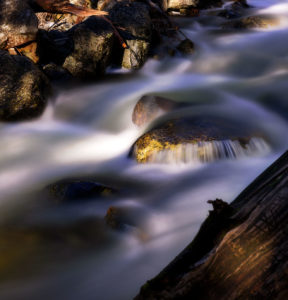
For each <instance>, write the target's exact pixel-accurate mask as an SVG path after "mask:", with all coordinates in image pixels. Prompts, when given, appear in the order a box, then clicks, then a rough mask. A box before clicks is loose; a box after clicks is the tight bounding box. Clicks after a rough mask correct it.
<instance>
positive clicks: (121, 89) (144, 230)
mask: <svg viewBox="0 0 288 300" xmlns="http://www.w3.org/2000/svg"><path fill="white" fill-rule="evenodd" d="M248 2H249V4H251V5H253V6H255V7H256V8H255V11H256V12H257V11H258V12H259V13H262V14H272V15H275V17H277V18H278V19H279V25H277V26H275V27H273V28H269V29H265V30H264V29H259V30H253V31H250V32H245V31H243V32H239V31H238V32H237V31H233V32H232V31H231V32H227V30H221V29H219V27H218V26H216V25H215V18H214V17H208V15H209V13H210V12H211V11H207V12H206V14H205V13H204V14H203V15H202V16H201V17H199V18H197V19H192V20H191V19H188V18H187V19H186V18H183V19H175V20H176V22H178V23H180V24H181V26H182V28H183V32H185V34H186V35H187V36H188V37H189V38H191V40H192V41H194V42H195V44H196V54H195V55H193V56H191V57H187V58H177V57H175V58H167V59H164V60H162V61H156V60H152V59H151V60H149V61H148V62H147V63H146V64H145V66H144V67H143V68H142V69H141V70H140V71H137V72H136V73H133V75H131V74H129V73H127V72H123V71H121V70H120V71H119V70H110V73H111V74H110V76H109V77H108V78H107V79H105V80H104V81H102V82H99V83H95V84H92V85H88V86H84V87H69V88H66V89H63V88H59V91H58V94H57V96H56V97H55V99H51V101H50V104H49V106H48V107H47V109H46V111H45V113H44V115H43V116H42V117H41V118H40V119H38V120H35V121H32V122H25V123H16V124H4V123H2V124H0V140H1V145H2V146H1V155H0V191H1V192H0V208H1V209H0V213H1V223H4V222H6V221H7V220H10V219H11V218H12V219H13V218H15V216H16V215H17V218H18V219H20V220H22V221H23V220H24V221H25V222H27V219H28V220H29V222H30V223H31V222H32V223H33V222H35V223H37V224H42V223H50V224H51V223H59V222H62V223H67V224H69V222H73V221H75V220H80V219H83V218H84V219H85V218H86V217H87V218H88V217H91V216H92V217H99V218H100V219H103V218H104V216H105V214H106V211H107V209H108V208H109V207H110V206H111V205H113V206H119V207H124V208H125V207H126V208H127V207H128V208H133V209H135V211H137V213H139V211H140V215H141V224H140V225H139V227H138V228H133V227H131V228H130V227H129V228H127V230H125V231H124V232H113V231H112V230H111V229H109V228H108V227H107V228H104V229H101V230H103V231H107V232H102V233H101V234H102V235H103V234H104V235H105V234H107V235H109V237H110V240H111V241H110V242H109V243H103V244H101V242H100V243H99V245H96V246H94V247H93V249H91V248H89V249H82V250H81V251H80V253H79V252H77V255H75V254H74V255H72V256H71V257H70V258H69V259H67V260H63V261H62V260H59V258H58V257H57V256H58V253H55V252H53V249H51V250H50V252H49V251H48V253H49V265H47V264H45V262H44V261H43V260H41V257H39V259H38V260H37V266H35V265H34V264H33V263H31V265H30V266H29V268H28V269H21V270H19V274H18V275H17V276H15V278H14V277H11V276H10V277H9V278H8V279H6V280H2V279H1V283H0V299H5V300H8V299H11V300H12V299H13V300H16V299H21V300H22V299H59V300H60V299H69V300H70V299H71V300H74V299H83V300H90V299H91V300H92V299H93V300H94V299H99V300H127V299H132V298H133V296H135V295H136V294H137V292H138V290H139V288H140V287H141V285H142V284H144V283H145V281H146V280H148V279H150V278H152V277H153V276H155V275H156V274H157V273H158V272H159V271H160V270H161V269H162V268H163V267H164V266H166V265H167V264H168V263H169V262H170V261H171V260H172V259H173V258H174V257H175V256H176V255H177V254H178V253H179V251H181V250H182V249H183V248H184V247H185V246H186V245H187V244H188V243H189V242H190V241H191V240H192V239H193V236H194V235H195V233H196V232H197V230H198V229H199V226H200V224H201V222H203V220H204V218H205V217H206V216H207V213H208V210H209V205H208V204H207V200H209V199H215V198H222V199H223V200H225V201H227V202H230V201H232V200H233V199H234V198H235V197H236V196H237V195H238V194H239V193H240V192H241V190H243V188H245V187H246V186H247V185H248V184H249V183H250V182H251V181H252V180H253V179H254V178H255V177H256V176H257V175H258V174H260V173H261V172H262V171H263V170H264V169H265V168H266V167H268V166H269V165H270V164H271V163H272V162H273V161H274V160H275V159H276V158H277V157H279V156H280V154H282V153H283V152H284V151H285V150H286V149H287V146H288V131H287V128H288V126H287V120H288V110H287V109H288V104H287V99H286V98H287V96H286V95H287V80H288V39H287V30H288V2H287V1H284V0H283V1H281V0H278V1H276V0H273V1H272V0H253V1H248ZM216 23H217V22H216ZM119 73H120V74H119ZM144 94H153V95H159V96H163V97H168V98H170V99H173V100H175V101H182V102H190V103H191V104H193V109H191V111H190V113H191V115H193V114H195V115H199V114H200V115H201V113H204V112H205V113H210V114H213V115H215V116H221V115H224V116H229V117H230V118H235V119H237V120H241V121H242V122H244V123H245V124H246V125H247V126H250V125H251V126H252V125H253V126H257V128H259V129H261V131H262V132H263V134H265V136H266V137H268V142H267V143H266V142H264V141H263V140H261V139H260V140H259V139H256V140H251V142H250V143H251V145H250V147H248V149H247V150H246V152H245V151H242V153H240V154H239V155H237V159H225V157H222V156H223V155H222V156H221V153H223V151H222V152H221V149H220V148H221V147H222V146H223V145H222V146H221V145H216V146H215V144H214V146H213V145H212V146H211V145H210V146H208V148H209V147H210V148H211V147H212V148H213V147H216V148H217V147H218V148H219V149H220V150H219V153H218V152H217V151H216V152H217V153H218V156H219V157H220V158H222V159H221V160H218V161H212V160H213V159H211V156H213V155H214V154H213V153H214V152H215V151H214V152H213V149H212V148H211V149H212V150H211V149H210V150H209V149H208V150H207V151H208V152H207V153H208V154H207V159H205V160H204V161H201V160H198V161H197V164H192V163H191V159H190V162H189V163H187V160H185V159H178V158H176V159H174V158H172V161H173V163H172V164H169V163H168V164H163V163H161V164H159V162H163V160H164V161H165V162H167V161H168V162H169V161H171V157H170V156H171V155H170V154H169V153H163V154H162V156H161V157H160V158H158V159H155V161H154V163H152V164H146V165H143V164H137V163H136V162H135V161H133V160H131V159H129V158H128V153H129V150H130V148H131V146H132V145H133V143H134V142H135V140H136V139H137V138H138V137H139V136H140V135H141V134H142V133H143V132H144V130H145V128H144V129H138V128H137V127H136V126H135V125H134V124H133V123H132V111H133V108H134V106H135V104H136V103H137V101H138V100H139V99H140V97H141V96H142V95H144ZM225 143H226V144H225V145H227V149H228V148H229V149H232V148H233V149H234V150H233V151H234V152H237V151H238V152H239V151H240V150H239V145H237V144H236V143H231V142H229V141H226V142H225ZM188 148H189V147H188ZM188 148H187V147H186V149H185V151H186V153H187V156H189V155H190V156H189V157H190V158H191V157H192V158H193V157H194V158H195V155H194V156H193V151H194V152H195V151H196V150H195V149H192V148H191V147H190V148H189V149H188ZM251 149H252V150H251ZM255 149H256V150H257V151H256V150H255ZM182 150H183V149H182ZM183 151H184V150H183ZM183 151H182V152H183ZM185 151H184V152H185ZM209 151H210V152H209ZM249 151H250V152H252V153H253V155H252V156H251V155H250V154H251V153H248V154H249V155H247V152H249ZM238 152H237V153H238ZM256 154H257V155H256ZM163 156H164V158H163ZM234 156H235V155H234ZM175 160H176V163H175ZM188 160H189V159H188ZM192 160H193V159H192ZM196 160H197V159H196ZM194 161H195V159H194ZM177 162H179V163H177ZM80 176H93V178H96V179H97V180H98V181H99V182H102V183H104V184H107V185H112V186H116V187H118V188H120V189H121V188H123V189H128V190H129V193H128V194H127V195H125V194H124V195H121V196H119V197H115V198H113V199H112V200H108V201H106V200H97V199H95V201H90V202H84V203H75V204H73V205H68V206H65V205H64V206H61V207H56V208H55V207H46V206H45V205H42V204H41V196H37V197H35V194H37V195H39V194H40V195H41V190H42V189H43V188H44V187H45V186H47V185H48V184H50V183H53V182H55V181H57V180H59V179H63V178H69V177H80ZM33 195H34V196H33ZM24 221H23V222H24ZM19 247H21V245H19ZM35 255H37V253H36V254H35ZM24 259H25V261H28V262H29V260H30V259H31V257H30V256H28V255H27V257H25V258H24ZM43 259H44V258H43ZM33 262H34V260H33ZM42 264H43V266H41V265H42ZM39 265H40V267H39ZM29 269H32V270H33V269H35V270H37V271H34V272H32V273H30V272H29Z"/></svg>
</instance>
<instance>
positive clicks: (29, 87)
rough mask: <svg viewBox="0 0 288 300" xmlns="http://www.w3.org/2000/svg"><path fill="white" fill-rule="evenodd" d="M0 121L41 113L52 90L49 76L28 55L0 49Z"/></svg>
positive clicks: (28, 117) (31, 116)
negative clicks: (12, 53)
mask: <svg viewBox="0 0 288 300" xmlns="http://www.w3.org/2000/svg"><path fill="white" fill-rule="evenodd" d="M0 65H1V69H0V120H4V121H15V120H24V119H30V118H33V117H37V116H39V115H40V114H41V113H42V111H43V110H44V108H45V105H46V99H47V96H48V95H49V92H50V88H51V87H50V84H49V81H48V79H47V77H46V76H45V75H44V74H43V73H42V72H41V71H40V70H39V69H38V68H37V67H36V66H35V65H34V64H33V63H32V62H31V61H30V60H29V59H28V58H26V57H23V56H11V55H9V54H8V53H7V52H6V51H0Z"/></svg>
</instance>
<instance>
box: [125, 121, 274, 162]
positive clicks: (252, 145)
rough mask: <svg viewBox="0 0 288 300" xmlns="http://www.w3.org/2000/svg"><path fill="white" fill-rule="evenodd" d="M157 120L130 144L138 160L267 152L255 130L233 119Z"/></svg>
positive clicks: (187, 159)
mask: <svg viewBox="0 0 288 300" xmlns="http://www.w3.org/2000/svg"><path fill="white" fill-rule="evenodd" d="M159 123H160V124H156V125H155V126H154V127H153V128H152V129H150V130H149V131H148V132H146V133H145V134H143V135H142V136H141V137H140V138H138V140H137V141H136V142H135V143H134V145H133V146H132V149H131V151H130V156H131V157H133V158H135V159H136V161H137V162H139V163H147V162H152V163H153V162H154V163H169V162H209V161H213V160H217V159H224V158H230V159H232V158H237V157H242V156H249V155H255V154H257V153H258V154H259V153H261V152H262V151H263V153H267V151H269V146H268V144H267V143H266V141H265V140H264V139H263V138H262V136H261V135H260V134H259V132H257V129H252V128H247V126H245V124H241V123H239V122H237V121H234V120H229V119H225V118H220V117H212V116H206V117H205V116H195V117H178V118H174V119H171V120H168V121H165V120H164V121H163V122H159Z"/></svg>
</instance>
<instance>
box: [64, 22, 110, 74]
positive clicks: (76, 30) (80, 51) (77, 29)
mask: <svg viewBox="0 0 288 300" xmlns="http://www.w3.org/2000/svg"><path fill="white" fill-rule="evenodd" d="M68 34H69V35H70V36H71V38H72V40H73V44H74V45H73V50H72V52H71V54H69V55H68V56H67V57H66V59H65V61H64V63H63V67H64V68H65V69H67V70H68V71H69V72H70V73H71V74H72V75H73V76H75V77H79V78H82V79H87V78H95V77H99V76H100V75H103V74H104V73H105V69H106V67H107V65H108V63H109V60H110V58H111V54H112V47H113V42H114V34H113V30H112V28H111V26H110V25H109V23H107V22H106V21H104V20H103V19H100V18H97V17H90V18H88V19H87V20H86V21H85V22H83V23H81V24H78V25H76V26H74V27H73V28H72V29H71V30H70V31H69V32H68Z"/></svg>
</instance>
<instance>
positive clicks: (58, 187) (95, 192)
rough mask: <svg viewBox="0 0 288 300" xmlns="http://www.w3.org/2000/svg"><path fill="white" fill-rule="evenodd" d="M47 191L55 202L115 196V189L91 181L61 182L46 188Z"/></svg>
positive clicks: (70, 180)
mask: <svg viewBox="0 0 288 300" xmlns="http://www.w3.org/2000/svg"><path fill="white" fill-rule="evenodd" d="M47 191H48V193H49V194H50V197H52V198H53V199H54V200H55V201H57V202H63V201H65V202H66V201H68V202H71V201H84V200H93V199H95V198H96V199H99V198H103V197H111V196H113V195H115V194H117V191H116V189H114V188H112V187H109V186H106V185H103V184H100V183H98V182H95V181H92V180H76V179H75V180H72V179H69V180H62V181H60V182H56V183H53V184H51V185H49V186H48V187H47Z"/></svg>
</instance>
